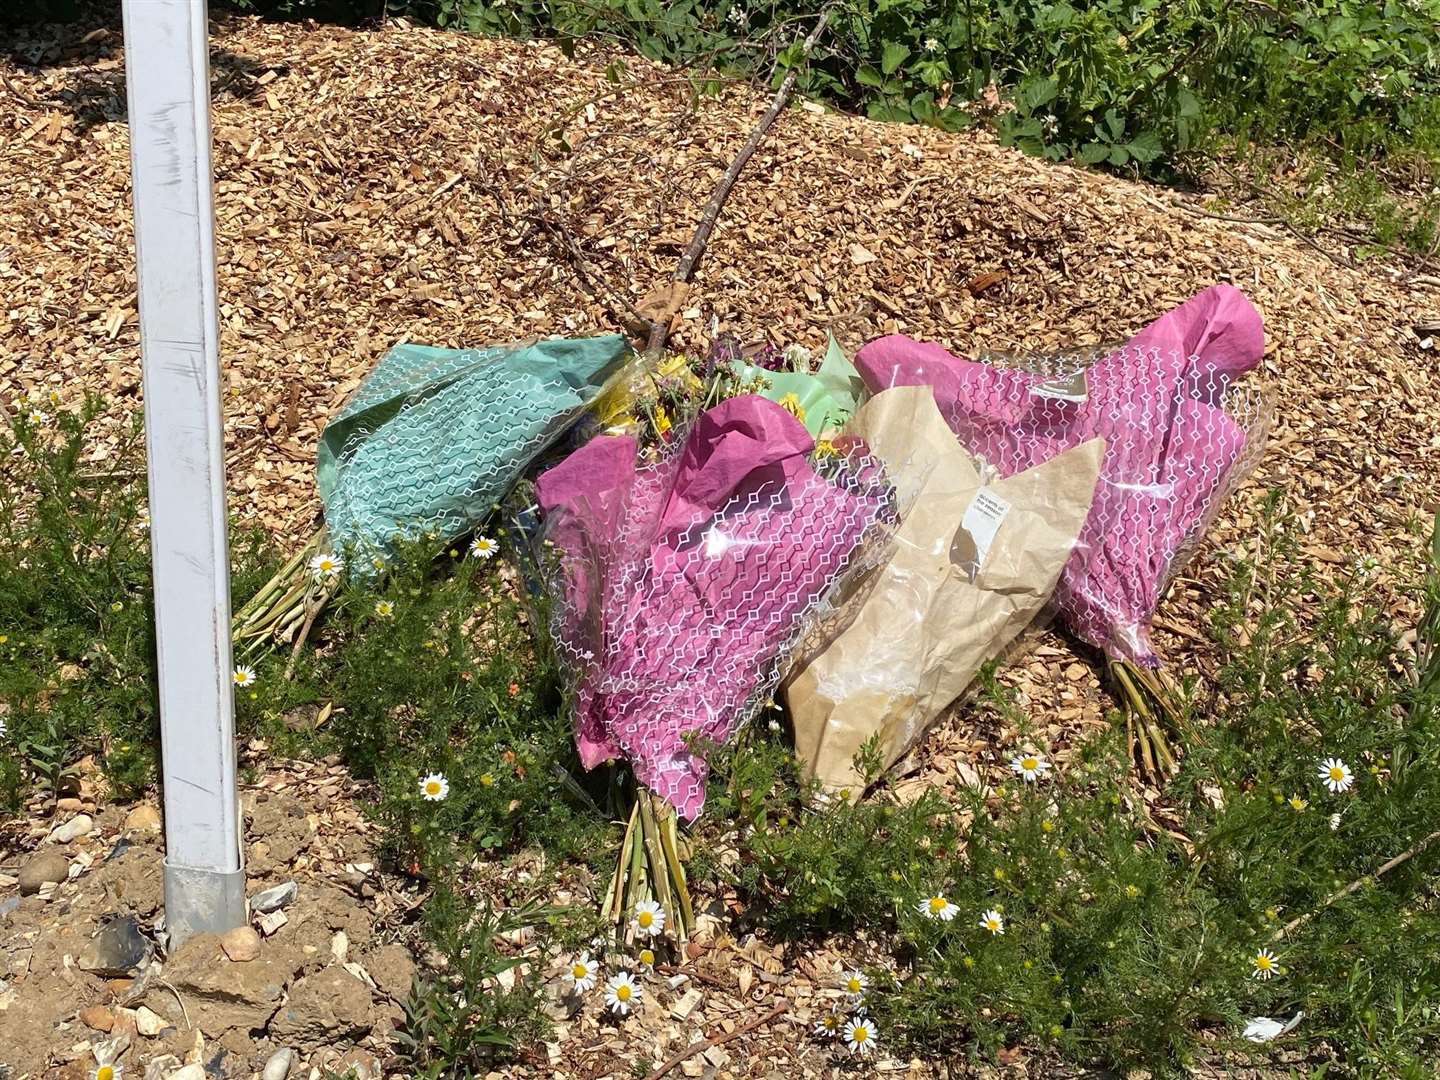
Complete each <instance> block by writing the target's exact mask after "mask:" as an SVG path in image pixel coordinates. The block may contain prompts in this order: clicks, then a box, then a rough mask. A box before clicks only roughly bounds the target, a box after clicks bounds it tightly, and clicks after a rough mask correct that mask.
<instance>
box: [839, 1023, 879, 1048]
mask: <svg viewBox="0 0 1440 1080" xmlns="http://www.w3.org/2000/svg"><path fill="white" fill-rule="evenodd" d="M845 1045H846V1046H848V1047H849V1048H850V1052H851V1053H852V1054H859V1055H860V1056H861V1057H869V1056H870V1054H871V1053H873V1052H874V1050H875V1021H873V1020H871V1019H870V1018H869V1017H868V1016H855V1017H852V1018H851V1020H850V1022H849V1023H848V1024H846V1025H845Z"/></svg>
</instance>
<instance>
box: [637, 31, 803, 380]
mask: <svg viewBox="0 0 1440 1080" xmlns="http://www.w3.org/2000/svg"><path fill="white" fill-rule="evenodd" d="M829 21H830V9H829V8H826V9H825V10H824V11H822V12H821V13H820V18H819V19H817V20H816V21H815V27H814V29H812V30H811V31H810V33H809V35H808V36H806V38H805V41H804V44H803V46H802V49H803V51H804V53H805V55H806V56H808V55H809V54H810V50H811V49H813V48H814V47H815V42H816V41H818V40H819V39H820V35H821V33H823V32H824V30H825V24H826V23H827V22H829ZM799 76H800V69H799V68H791V69H790V71H789V72H788V73H787V74H786V76H785V79H784V81H783V82H781V83H780V88H779V89H778V90H776V91H775V96H774V98H772V99H771V101H770V107H769V108H767V109H766V110H765V112H764V114H763V115H761V117H760V119H759V120H758V121H756V123H755V126H754V127H753V128H751V129H750V135H749V137H748V138H747V139H746V140H745V142H744V144H743V145H742V146H741V147H740V151H739V153H737V154H736V155H735V159H734V160H733V161H731V162H730V165H729V167H728V168H727V169H726V170H725V173H724V175H723V176H721V177H720V182H719V183H717V184H716V185H715V190H714V192H713V193H711V195H710V201H709V202H708V203H706V204H705V212H704V213H703V214H701V215H700V224H698V225H696V226H695V235H694V236H692V237H691V238H690V243H689V244H688V245H687V246H686V248H685V251H684V252H683V253H682V254H681V256H680V261H679V262H678V263H677V264H676V266H675V273H674V274H672V275H671V277H670V281H671V296H672V297H674V296H675V295H676V289H675V286H685V285H688V284H689V283H690V278H691V277H692V276H694V273H695V268H696V267H697V266H699V265H700V260H701V259H702V258H703V257H704V256H705V248H706V246H707V245H708V244H709V243H710V234H711V233H713V232H714V231H715V222H716V220H717V219H718V218H719V217H720V211H721V210H722V209H723V208H724V206H725V200H726V199H728V198H729V197H730V189H731V188H733V187H734V186H735V181H736V180H737V179H739V177H740V173H741V171H742V170H743V169H744V168H745V165H746V164H747V163H748V162H749V160H750V158H751V157H752V156H753V155H754V153H755V151H756V150H757V149H758V148H759V146H760V144H761V142H763V141H764V139H765V136H766V134H767V133H768V132H769V131H770V128H771V127H772V126H773V125H774V123H775V120H776V119H777V118H778V117H779V115H780V112H781V110H783V109H784V108H785V105H786V103H787V102H789V100H790V95H791V94H792V93H793V92H794V90H795V80H796V79H797V78H799ZM673 318H674V311H662V312H661V313H660V315H659V317H658V318H656V319H655V321H654V322H652V323H651V324H650V340H649V341H648V342H647V343H646V346H645V353H646V355H648V356H651V357H655V356H658V355H659V354H660V352H661V351H662V350H663V349H664V348H665V339H666V338H667V337H669V335H670V322H671V320H672V319H673Z"/></svg>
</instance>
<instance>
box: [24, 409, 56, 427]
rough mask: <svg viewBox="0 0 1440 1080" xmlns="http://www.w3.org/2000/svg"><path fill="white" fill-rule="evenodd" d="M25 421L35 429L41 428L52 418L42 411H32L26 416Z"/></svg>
mask: <svg viewBox="0 0 1440 1080" xmlns="http://www.w3.org/2000/svg"><path fill="white" fill-rule="evenodd" d="M25 419H26V420H28V421H30V423H31V424H33V425H34V426H35V427H40V426H41V425H43V424H45V423H47V422H48V421H49V419H50V417H49V416H48V415H46V413H44V412H43V411H42V410H40V409H31V410H29V411H28V412H27V413H26V414H25Z"/></svg>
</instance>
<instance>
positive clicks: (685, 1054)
mask: <svg viewBox="0 0 1440 1080" xmlns="http://www.w3.org/2000/svg"><path fill="white" fill-rule="evenodd" d="M789 1007H790V1004H789V1002H787V1001H781V1002H780V1003H779V1004H777V1005H776V1006H775V1007H774V1008H773V1009H771V1010H770V1011H769V1012H767V1013H765V1014H763V1015H761V1016H757V1017H756V1018H755V1019H754V1020H751V1021H750V1022H749V1023H748V1024H741V1025H740V1026H739V1027H737V1028H736V1029H735V1030H734V1031H732V1032H729V1033H728V1034H722V1035H712V1036H710V1037H709V1038H708V1039H700V1040H697V1041H696V1042H693V1043H691V1044H690V1045H689V1046H687V1047H686V1048H685V1049H684V1050H681V1051H680V1052H679V1053H678V1054H676V1055H675V1056H674V1057H672V1058H671V1059H670V1060H669V1061H667V1062H665V1063H664V1064H663V1065H657V1066H656V1067H655V1068H654V1069H653V1070H651V1072H650V1074H649V1075H648V1076H646V1077H645V1080H660V1077H662V1076H664V1075H665V1074H666V1073H668V1072H669V1071H670V1070H671V1069H673V1068H675V1066H676V1065H679V1064H680V1063H681V1062H682V1061H685V1060H686V1059H687V1058H692V1057H694V1056H695V1055H696V1054H699V1053H703V1052H704V1051H706V1050H709V1049H710V1048H711V1047H712V1046H720V1045H722V1044H724V1043H727V1042H729V1041H730V1040H731V1039H738V1038H739V1037H740V1036H741V1035H748V1034H749V1033H750V1032H752V1031H754V1030H755V1029H756V1028H759V1027H764V1026H765V1025H766V1024H768V1023H770V1021H772V1020H774V1019H776V1018H777V1017H779V1016H781V1015H783V1014H784V1012H785V1010H786V1009H788V1008H789Z"/></svg>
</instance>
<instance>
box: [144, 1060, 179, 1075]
mask: <svg viewBox="0 0 1440 1080" xmlns="http://www.w3.org/2000/svg"><path fill="white" fill-rule="evenodd" d="M179 1065H180V1059H179V1058H177V1057H176V1056H175V1055H174V1054H162V1055H160V1056H159V1057H157V1058H151V1059H150V1064H148V1065H146V1066H145V1080H165V1077H167V1076H169V1075H170V1070H172V1069H175V1068H178V1067H179Z"/></svg>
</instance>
